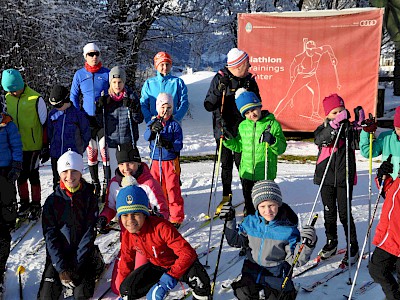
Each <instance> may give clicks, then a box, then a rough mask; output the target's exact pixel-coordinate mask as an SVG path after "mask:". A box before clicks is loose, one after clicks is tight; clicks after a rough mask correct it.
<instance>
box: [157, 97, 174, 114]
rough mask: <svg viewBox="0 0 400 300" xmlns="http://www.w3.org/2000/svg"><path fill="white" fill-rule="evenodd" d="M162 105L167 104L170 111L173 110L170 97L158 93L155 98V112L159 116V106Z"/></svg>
mask: <svg viewBox="0 0 400 300" xmlns="http://www.w3.org/2000/svg"><path fill="white" fill-rule="evenodd" d="M164 104H169V105H171V109H174V102H173V101H172V95H171V94H168V93H159V94H158V96H157V101H156V110H157V112H158V114H160V111H161V106H163V105H164Z"/></svg>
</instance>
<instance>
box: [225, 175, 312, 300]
mask: <svg viewBox="0 0 400 300" xmlns="http://www.w3.org/2000/svg"><path fill="white" fill-rule="evenodd" d="M251 197H252V199H253V204H254V207H255V208H256V213H255V214H254V215H248V216H247V217H245V218H244V220H243V222H242V223H241V224H240V225H239V226H238V227H237V228H236V219H235V210H234V209H233V207H232V205H231V204H230V203H228V204H225V205H224V206H223V207H222V210H221V213H220V218H221V219H225V220H226V221H227V224H226V229H225V234H226V239H227V241H228V244H229V245H230V246H232V247H236V248H243V247H246V249H247V252H246V259H245V261H244V263H243V267H242V277H241V279H240V280H239V281H237V282H234V283H233V284H232V288H233V290H234V294H235V296H236V297H237V298H238V299H243V300H244V299H246V300H253V299H259V293H260V291H261V290H264V295H265V299H278V297H279V295H280V293H281V290H282V288H281V287H282V283H283V280H284V279H285V277H286V276H287V275H288V273H289V270H290V267H291V264H292V262H293V260H294V257H295V255H296V254H297V252H298V248H299V247H300V245H301V240H303V239H304V240H305V246H304V248H303V251H302V252H301V254H300V257H299V259H298V261H297V264H296V266H301V265H303V264H305V263H306V262H307V261H308V260H309V259H310V256H311V254H312V252H313V250H314V247H315V244H316V243H317V236H316V233H315V229H314V227H312V226H308V225H307V226H304V227H303V230H302V233H301V235H300V232H299V230H298V229H297V223H298V218H297V216H296V214H295V213H294V211H293V210H292V209H291V208H290V207H289V206H288V205H287V204H286V203H283V202H282V194H281V191H280V188H279V186H278V185H277V184H276V183H275V182H274V181H273V180H262V181H258V182H256V183H255V185H254V187H253V190H252V195H251ZM296 294H297V292H296V290H295V288H294V285H293V282H292V280H291V279H290V280H289V281H288V282H287V284H286V286H285V289H284V292H283V294H282V297H281V298H280V299H286V300H288V299H295V298H296Z"/></svg>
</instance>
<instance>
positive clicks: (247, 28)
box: [245, 22, 253, 33]
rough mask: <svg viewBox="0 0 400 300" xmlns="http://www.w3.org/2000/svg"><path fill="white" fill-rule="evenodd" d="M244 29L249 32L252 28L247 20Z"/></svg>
mask: <svg viewBox="0 0 400 300" xmlns="http://www.w3.org/2000/svg"><path fill="white" fill-rule="evenodd" d="M245 30H246V32H247V33H250V32H251V31H252V30H253V25H251V23H250V22H247V24H246V26H245Z"/></svg>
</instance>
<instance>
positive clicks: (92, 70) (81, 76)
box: [70, 43, 111, 197]
mask: <svg viewBox="0 0 400 300" xmlns="http://www.w3.org/2000/svg"><path fill="white" fill-rule="evenodd" d="M83 57H84V58H85V66H84V67H83V68H81V69H79V70H78V71H76V73H75V75H74V79H73V80H72V85H71V91H70V99H71V102H72V103H73V104H74V106H75V107H77V108H80V109H81V110H84V111H85V112H86V114H87V117H88V119H89V123H90V131H91V139H90V142H89V146H88V147H87V149H86V152H87V156H88V165H89V172H90V176H91V177H92V182H93V184H94V186H95V193H96V196H97V197H100V181H99V174H98V161H97V155H98V149H99V147H100V150H101V151H100V153H101V156H102V161H103V165H104V166H105V168H104V171H105V172H104V174H105V178H106V176H108V175H111V174H109V173H111V172H110V171H109V165H108V164H109V161H108V159H107V156H106V154H105V150H104V149H105V145H100V143H99V145H98V144H97V140H99V141H100V139H101V137H102V136H103V135H104V131H103V130H100V129H101V127H100V126H99V124H98V123H97V121H96V103H97V102H98V101H99V98H100V96H101V95H102V94H105V95H107V94H108V88H109V83H108V73H109V72H110V70H109V69H107V68H104V67H103V66H102V63H101V55H100V49H99V47H98V46H97V45H96V44H95V43H88V44H86V45H85V47H83ZM103 148H104V149H103ZM110 177H111V176H110Z"/></svg>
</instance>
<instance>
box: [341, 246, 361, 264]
mask: <svg viewBox="0 0 400 300" xmlns="http://www.w3.org/2000/svg"><path fill="white" fill-rule="evenodd" d="M359 258H360V253H359V252H358V247H352V246H350V259H349V255H348V253H347V251H346V253H345V255H344V257H343V259H342V264H343V265H345V266H348V265H349V261H350V264H351V265H354V264H355V263H357V262H358V259H359Z"/></svg>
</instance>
